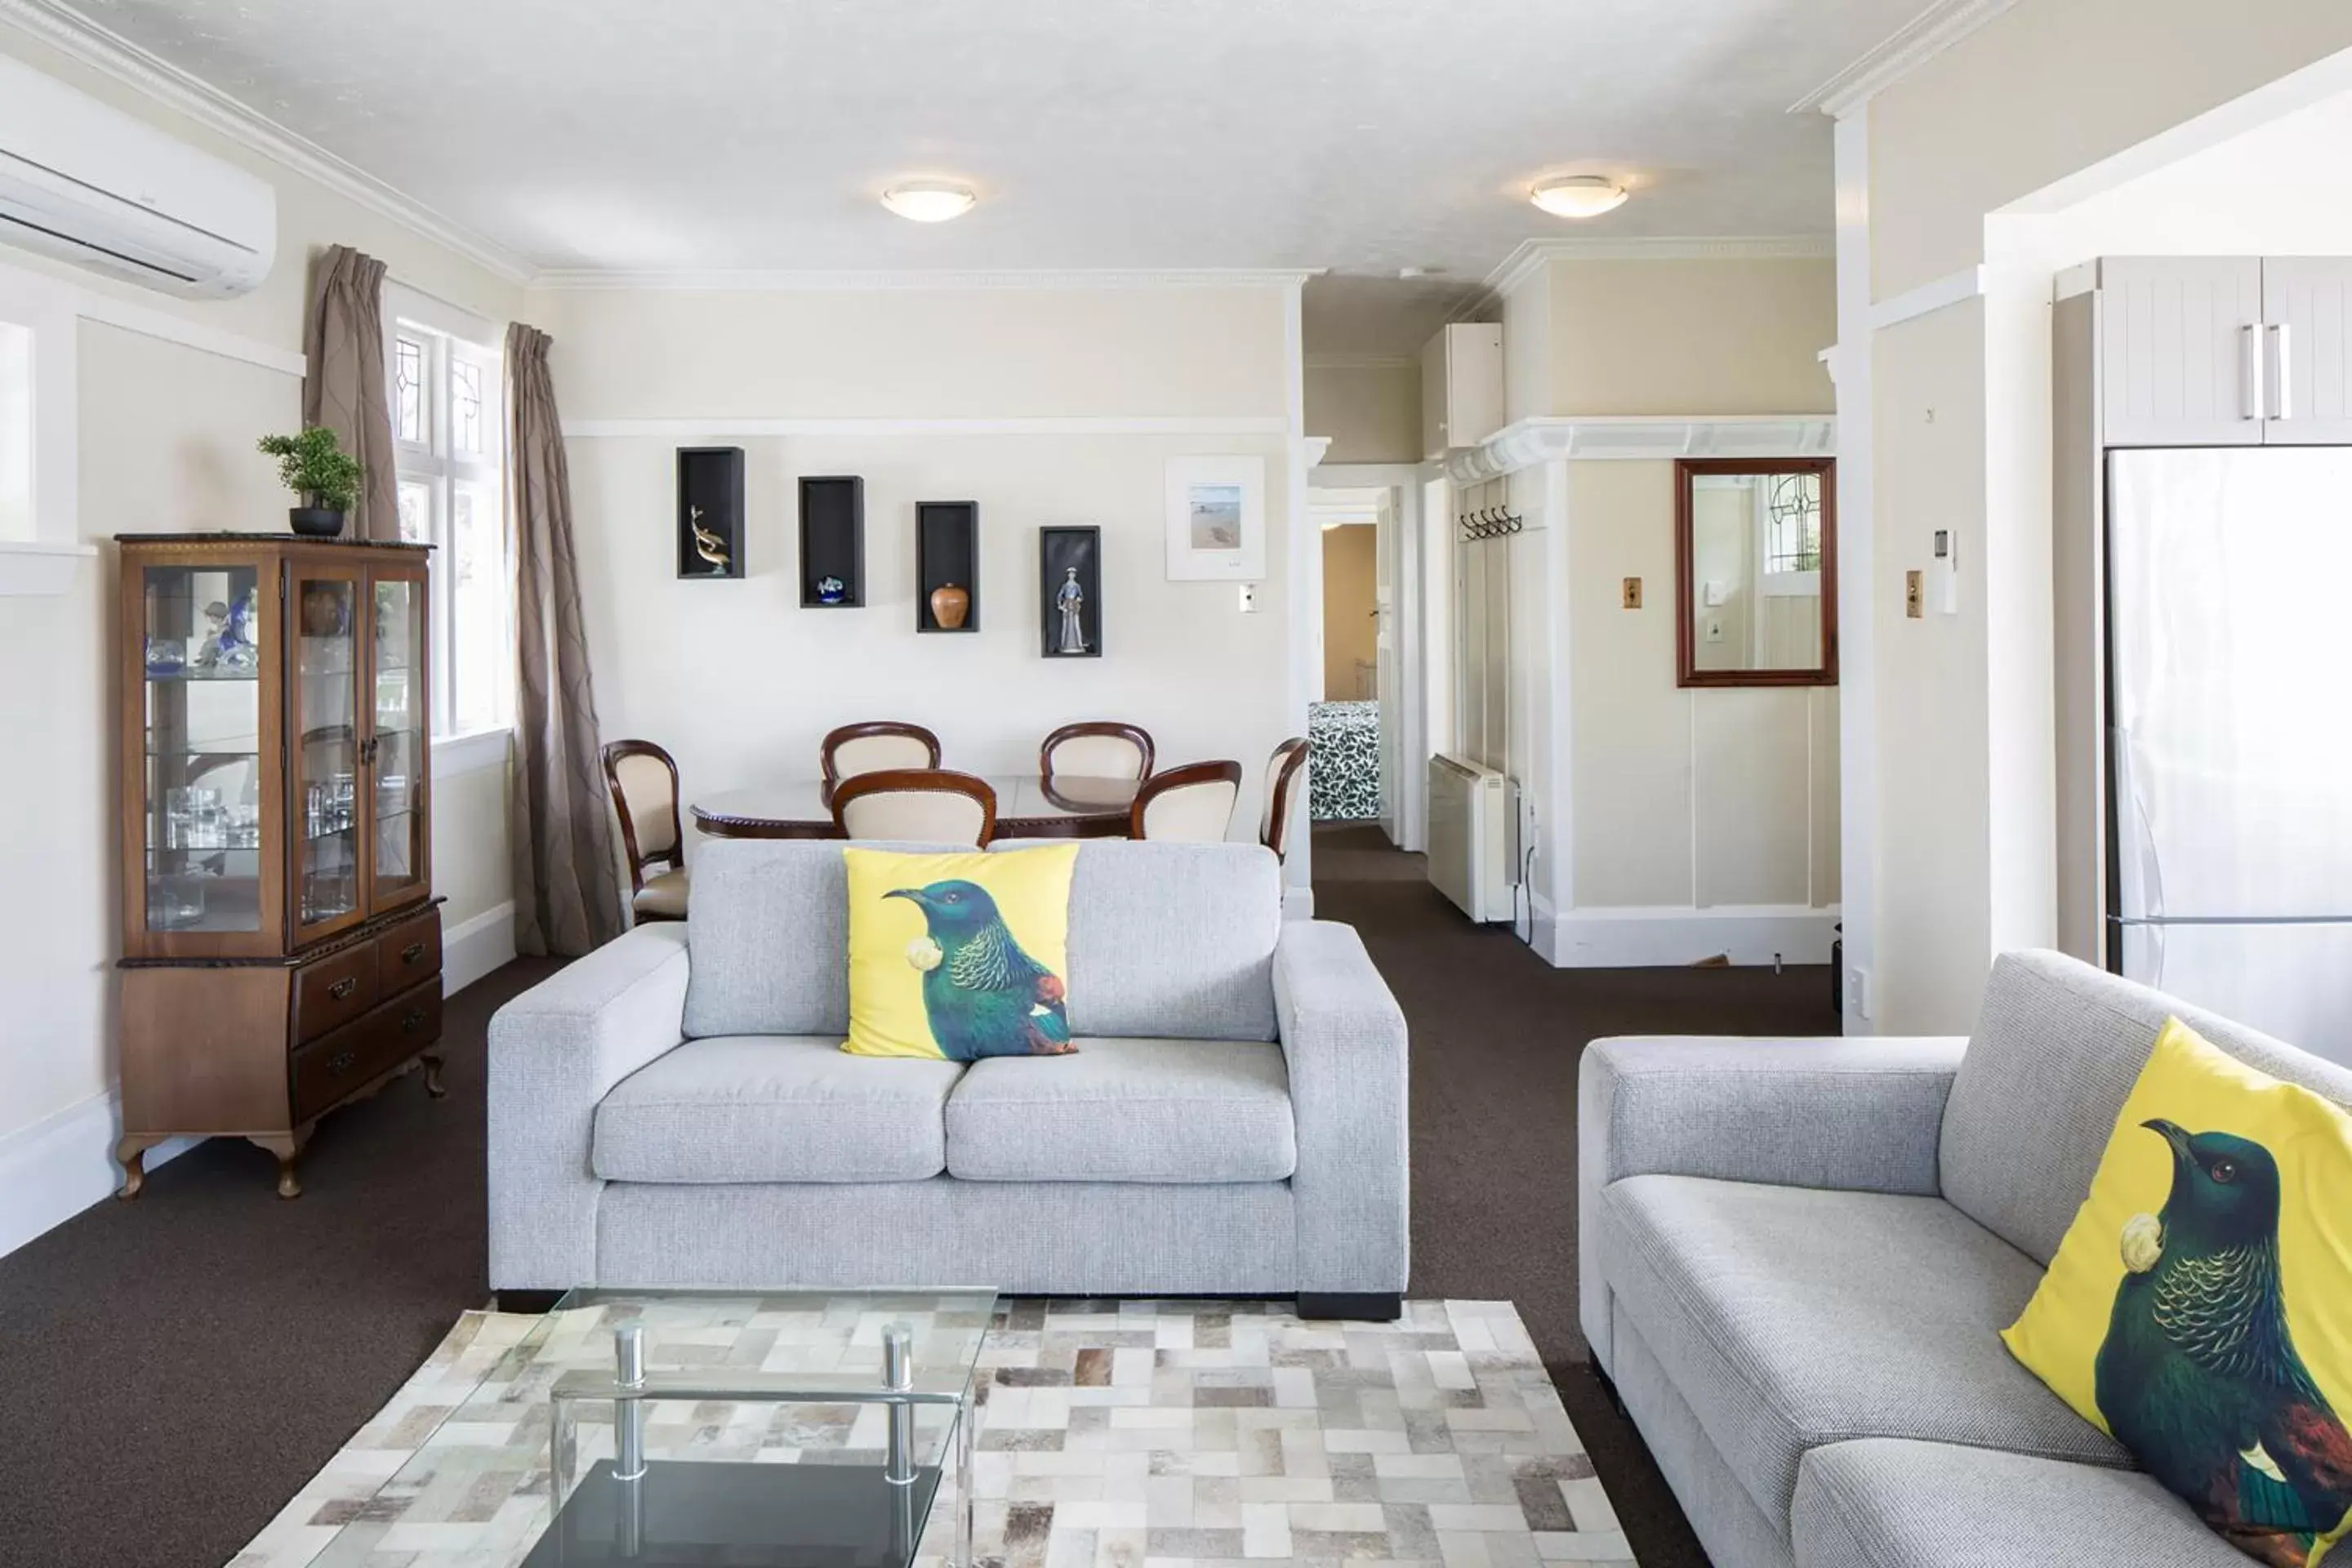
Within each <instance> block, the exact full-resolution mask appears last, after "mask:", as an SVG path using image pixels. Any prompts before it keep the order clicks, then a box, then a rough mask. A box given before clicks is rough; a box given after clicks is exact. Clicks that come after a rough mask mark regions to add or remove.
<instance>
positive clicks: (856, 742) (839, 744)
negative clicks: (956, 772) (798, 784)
mask: <svg viewBox="0 0 2352 1568" xmlns="http://www.w3.org/2000/svg"><path fill="white" fill-rule="evenodd" d="M817 760H818V761H819V762H820V763H822V764H823V765H824V787H825V789H826V790H827V791H828V792H830V791H831V790H832V788H833V786H834V785H835V784H839V783H840V782H841V781H842V780H844V779H854V778H856V776H857V775H858V774H860V773H888V772H890V771H892V770H893V769H910V768H935V767H938V766H939V765H940V738H939V737H938V736H937V735H934V734H932V733H931V732H930V731H929V730H926V729H924V728H923V727H922V726H921V725H920V724H901V723H898V722H895V721H889V720H883V721H877V722H875V723H871V724H844V725H843V726H842V727H841V728H840V729H838V730H835V731H831V732H829V733H828V734H827V735H826V736H825V738H824V740H823V741H821V742H818V743H817Z"/></svg>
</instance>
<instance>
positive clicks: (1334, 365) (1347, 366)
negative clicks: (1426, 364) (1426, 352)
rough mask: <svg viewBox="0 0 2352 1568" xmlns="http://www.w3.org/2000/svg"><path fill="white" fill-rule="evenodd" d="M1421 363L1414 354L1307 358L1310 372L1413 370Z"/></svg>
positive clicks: (1325, 355)
mask: <svg viewBox="0 0 2352 1568" xmlns="http://www.w3.org/2000/svg"><path fill="white" fill-rule="evenodd" d="M1306 363H1307V369H1308V370H1411V369H1412V367H1413V366H1415V365H1417V364H1419V363H1421V361H1420V360H1419V359H1417V358H1415V357H1414V356H1413V355H1412V354H1370V353H1362V354H1343V353H1331V354H1318V353H1310V354H1308V355H1307V356H1306Z"/></svg>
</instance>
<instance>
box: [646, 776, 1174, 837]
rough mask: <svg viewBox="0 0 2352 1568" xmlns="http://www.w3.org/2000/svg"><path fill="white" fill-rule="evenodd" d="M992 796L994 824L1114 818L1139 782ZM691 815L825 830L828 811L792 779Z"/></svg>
mask: <svg viewBox="0 0 2352 1568" xmlns="http://www.w3.org/2000/svg"><path fill="white" fill-rule="evenodd" d="M985 777H986V778H987V782H988V786H989V788H991V789H992V790H994V791H995V792H996V816H997V820H998V821H999V822H1004V821H1008V820H1012V821H1032V822H1034V821H1038V820H1041V819H1046V818H1054V817H1118V818H1124V817H1125V816H1127V812H1128V808H1129V806H1131V805H1134V804H1135V792H1136V791H1137V790H1138V789H1139V788H1140V787H1142V781H1140V780H1139V779H1110V778H1090V777H1085V776H1081V775H1077V774H1072V773H1055V775H1054V776H1053V777H1052V778H1050V779H1047V778H1042V777H1040V776H1039V775H1037V774H1035V773H992V774H987V775H985ZM693 810H694V815H695V816H697V817H698V818H700V819H702V820H705V821H709V820H711V819H714V818H716V819H720V820H724V821H728V822H752V823H774V824H777V825H779V826H817V827H830V826H832V823H833V807H832V806H831V805H829V804H828V803H827V801H826V799H825V793H824V780H822V779H792V780H787V781H785V782H782V783H780V784H756V785H753V786H751V787H750V788H747V789H731V790H720V791H718V792H715V793H713V794H710V795H697V796H696V797H695V799H694V802H693Z"/></svg>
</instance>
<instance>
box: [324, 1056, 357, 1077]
mask: <svg viewBox="0 0 2352 1568" xmlns="http://www.w3.org/2000/svg"><path fill="white" fill-rule="evenodd" d="M359 1059H360V1054H359V1052H357V1051H338V1052H337V1053H336V1054H335V1058H334V1060H332V1061H331V1062H329V1063H328V1064H327V1076H328V1077H329V1078H341V1077H342V1076H343V1075H344V1074H345V1073H347V1072H349V1071H351V1070H352V1063H353V1062H355V1061H357V1060H359Z"/></svg>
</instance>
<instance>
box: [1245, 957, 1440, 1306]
mask: <svg viewBox="0 0 2352 1568" xmlns="http://www.w3.org/2000/svg"><path fill="white" fill-rule="evenodd" d="M1274 1013H1275V1026H1276V1032H1277V1033H1278V1034H1279V1035H1280V1036H1281V1039H1282V1054H1283V1058H1284V1059H1285V1061H1286V1063H1287V1064H1288V1066H1289V1069H1290V1107H1291V1115H1292V1116H1293V1118H1294V1119H1295V1120H1296V1121H1297V1132H1298V1169H1297V1173H1295V1174H1294V1175H1293V1176H1292V1177H1291V1179H1290V1189H1291V1202H1292V1205H1293V1209H1294V1213H1295V1214H1296V1215H1297V1229H1298V1289H1299V1290H1300V1291H1301V1292H1303V1293H1307V1294H1312V1295H1323V1294H1329V1295H1343V1296H1344V1295H1392V1294H1396V1293H1399V1292H1401V1291H1402V1290H1403V1289H1404V1286H1405V1272H1406V1268H1407V1263H1408V1254H1407V1231H1408V1228H1409V1221H1410V1215H1408V1213H1407V1196H1408V1188H1407V1173H1408V1171H1409V1168H1410V1163H1411V1158H1412V1151H1411V1149H1410V1147H1409V1145H1408V1143H1407V1142H1406V1134H1405V1028H1404V1015H1403V1013H1402V1012H1401V1011H1399V1010H1398V1008H1397V1005H1396V998H1395V997H1394V996H1391V994H1389V988H1388V983H1387V982H1386V981H1384V980H1382V979H1381V973H1380V971H1379V970H1377V969H1375V968H1373V967H1372V961H1371V957H1370V954H1368V953H1367V952H1365V951H1364V943H1363V940H1362V939H1361V938H1360V937H1359V936H1357V934H1356V932H1355V931H1354V929H1353V928H1352V927H1349V926H1344V925H1336V924H1332V923H1330V922H1328V921H1286V922H1285V924H1284V925H1283V928H1282V935H1281V938H1280V939H1279V941H1278V942H1276V946H1275V950H1274Z"/></svg>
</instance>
